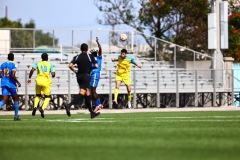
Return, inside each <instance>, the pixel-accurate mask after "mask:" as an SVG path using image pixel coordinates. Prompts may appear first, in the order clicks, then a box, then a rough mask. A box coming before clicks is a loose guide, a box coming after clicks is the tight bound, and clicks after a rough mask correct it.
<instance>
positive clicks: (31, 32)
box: [0, 18, 58, 48]
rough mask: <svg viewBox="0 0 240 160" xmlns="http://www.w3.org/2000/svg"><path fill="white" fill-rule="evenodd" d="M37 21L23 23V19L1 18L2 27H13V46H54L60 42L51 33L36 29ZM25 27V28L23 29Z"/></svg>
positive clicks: (0, 25)
mask: <svg viewBox="0 0 240 160" xmlns="http://www.w3.org/2000/svg"><path fill="white" fill-rule="evenodd" d="M35 26H36V25H35V22H34V21H33V20H30V21H29V22H28V23H26V24H22V23H21V20H20V19H19V20H17V21H11V20H9V19H7V18H1V19H0V28H13V29H12V30H11V48H34V47H37V46H40V45H48V46H53V40H54V43H55V45H57V44H58V39H56V38H54V37H53V36H52V35H51V34H50V33H48V32H47V33H44V32H43V31H41V30H35ZM21 28H24V29H21Z"/></svg>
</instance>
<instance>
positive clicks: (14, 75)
mask: <svg viewBox="0 0 240 160" xmlns="http://www.w3.org/2000/svg"><path fill="white" fill-rule="evenodd" d="M11 77H12V78H13V79H14V80H15V81H16V82H17V84H18V87H21V83H20V82H19V81H18V79H17V77H16V70H12V75H11Z"/></svg>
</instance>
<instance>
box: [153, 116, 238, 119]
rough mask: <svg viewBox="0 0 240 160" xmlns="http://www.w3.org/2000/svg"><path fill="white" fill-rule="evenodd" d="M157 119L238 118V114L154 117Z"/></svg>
mask: <svg viewBox="0 0 240 160" xmlns="http://www.w3.org/2000/svg"><path fill="white" fill-rule="evenodd" d="M154 118H157V119H197V118H218V119H226V118H240V116H202V117H193V116H189V117H154Z"/></svg>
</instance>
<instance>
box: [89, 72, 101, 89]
mask: <svg viewBox="0 0 240 160" xmlns="http://www.w3.org/2000/svg"><path fill="white" fill-rule="evenodd" d="M99 80H100V73H95V72H93V73H91V82H90V86H91V87H96V88H97V86H98V82H99Z"/></svg>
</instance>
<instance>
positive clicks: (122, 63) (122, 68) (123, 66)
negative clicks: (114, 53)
mask: <svg viewBox="0 0 240 160" xmlns="http://www.w3.org/2000/svg"><path fill="white" fill-rule="evenodd" d="M131 63H135V61H134V59H133V58H132V57H128V56H127V57H125V59H122V57H121V56H119V57H118V63H117V74H118V75H129V74H130V71H131Z"/></svg>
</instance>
